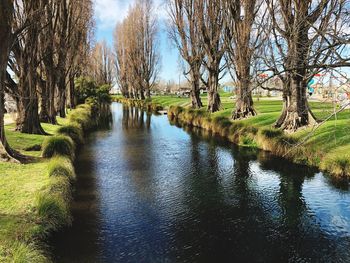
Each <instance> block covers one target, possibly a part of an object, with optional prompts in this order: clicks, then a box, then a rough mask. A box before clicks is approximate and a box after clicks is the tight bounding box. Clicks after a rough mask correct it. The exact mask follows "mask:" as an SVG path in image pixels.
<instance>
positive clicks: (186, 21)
mask: <svg viewBox="0 0 350 263" xmlns="http://www.w3.org/2000/svg"><path fill="white" fill-rule="evenodd" d="M168 7H169V8H168V10H169V15H170V36H171V38H172V40H173V42H174V43H175V45H176V46H177V48H178V50H179V52H180V55H181V56H182V58H183V60H184V61H185V62H186V63H185V64H186V65H185V67H184V68H185V70H184V74H185V75H186V76H187V78H188V79H189V81H190V83H191V86H192V92H191V98H192V106H193V107H194V108H200V107H202V102H201V99H200V96H199V94H200V85H201V83H204V85H205V86H206V87H207V88H208V110H209V111H210V112H215V111H218V110H219V109H220V96H219V93H218V87H219V80H220V77H221V76H222V75H223V74H224V72H227V71H228V72H229V73H230V74H231V76H232V78H233V79H234V82H235V83H236V88H237V99H236V108H235V110H234V112H233V114H232V117H233V119H241V118H246V117H249V116H254V115H256V111H255V109H254V106H253V99H252V91H253V89H254V88H257V87H258V86H260V87H263V88H266V87H264V86H263V85H262V83H263V81H266V79H265V80H263V79H262V78H261V77H260V76H261V75H262V74H266V73H267V72H268V73H269V74H270V76H271V77H276V76H277V77H278V78H280V79H281V81H282V83H283V89H282V90H281V91H283V100H284V107H283V111H282V114H281V117H280V118H279V119H278V121H277V122H276V126H277V127H282V128H283V129H286V130H293V131H294V130H296V129H298V128H299V127H302V126H305V125H308V124H310V123H311V122H313V121H314V117H313V114H312V113H311V110H310V108H309V105H308V102H307V96H306V92H307V84H308V82H309V81H310V80H311V79H312V78H313V76H314V75H315V74H316V73H319V72H321V71H323V70H326V69H329V68H338V67H344V66H349V65H350V63H349V62H350V56H349V49H348V48H349V44H350V37H349V33H350V32H349V26H350V23H349V19H350V16H349V14H350V2H349V1H348V0H215V1H212V0H168ZM267 79H269V78H267ZM267 88H268V87H267Z"/></svg>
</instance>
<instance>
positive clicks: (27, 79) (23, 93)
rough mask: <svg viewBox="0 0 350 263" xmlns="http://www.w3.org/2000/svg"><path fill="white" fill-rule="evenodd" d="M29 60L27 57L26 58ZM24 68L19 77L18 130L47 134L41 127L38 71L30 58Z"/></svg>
mask: <svg viewBox="0 0 350 263" xmlns="http://www.w3.org/2000/svg"><path fill="white" fill-rule="evenodd" d="M25 61H27V59H25ZM22 68H23V69H24V68H26V69H27V71H26V72H24V70H22V71H21V75H20V77H19V90H20V101H19V107H18V109H19V112H18V113H17V120H16V130H17V131H20V132H22V133H29V134H46V133H45V131H44V129H43V128H42V127H41V124H40V120H39V106H38V95H37V90H36V83H37V81H36V79H35V77H36V72H35V69H34V65H33V63H31V60H30V59H28V63H27V62H25V63H24V64H23V65H22Z"/></svg>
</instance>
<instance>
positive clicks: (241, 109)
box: [232, 73, 256, 120]
mask: <svg viewBox="0 0 350 263" xmlns="http://www.w3.org/2000/svg"><path fill="white" fill-rule="evenodd" d="M248 74H249V73H248ZM249 84H250V82H249V77H248V76H244V77H243V79H241V80H239V85H238V92H237V101H236V109H235V110H234V112H233V113H232V118H233V119H234V120H239V119H244V118H247V117H250V116H255V115H256V111H255V109H254V107H253V97H252V92H251V91H250V89H249Z"/></svg>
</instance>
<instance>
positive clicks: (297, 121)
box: [275, 75, 316, 132]
mask: <svg viewBox="0 0 350 263" xmlns="http://www.w3.org/2000/svg"><path fill="white" fill-rule="evenodd" d="M306 86H307V85H306V82H305V81H303V78H302V77H300V76H298V75H297V76H295V77H294V78H293V79H292V81H291V83H290V93H288V92H285V94H284V95H283V98H284V102H283V111H282V114H281V116H280V118H279V119H278V121H277V122H276V125H275V126H276V127H277V128H282V129H283V130H286V131H291V132H294V131H296V130H297V129H298V128H300V127H303V126H308V125H310V124H313V123H315V122H316V120H315V118H314V115H313V114H312V112H311V110H310V108H309V106H308V102H307V97H306Z"/></svg>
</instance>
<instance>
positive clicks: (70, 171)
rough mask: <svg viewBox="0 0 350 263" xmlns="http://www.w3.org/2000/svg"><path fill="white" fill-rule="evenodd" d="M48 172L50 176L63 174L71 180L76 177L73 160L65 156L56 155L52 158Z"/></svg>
mask: <svg viewBox="0 0 350 263" xmlns="http://www.w3.org/2000/svg"><path fill="white" fill-rule="evenodd" d="M48 174H49V176H63V177H65V178H68V179H69V180H70V181H74V180H75V179H76V176H75V171H74V167H73V164H72V162H71V160H70V159H68V158H67V157H63V156H55V157H53V158H51V160H50V162H49V165H48Z"/></svg>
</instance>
